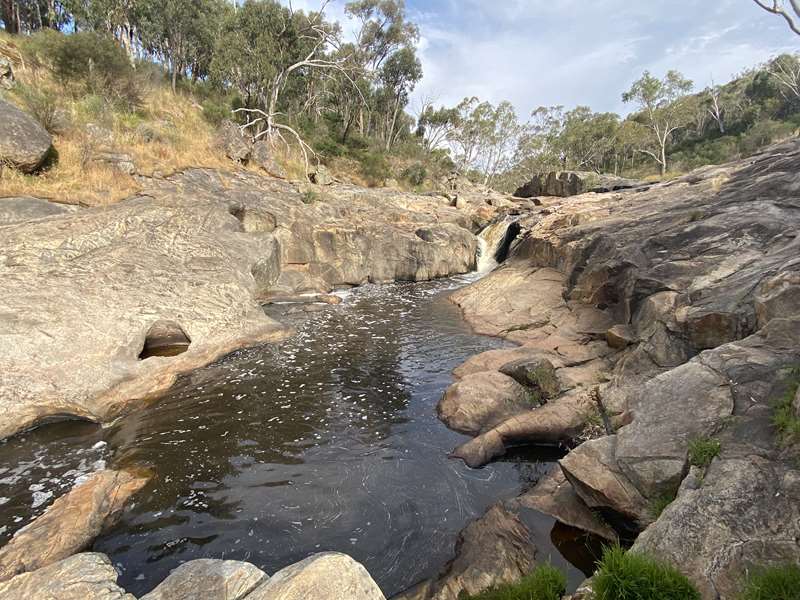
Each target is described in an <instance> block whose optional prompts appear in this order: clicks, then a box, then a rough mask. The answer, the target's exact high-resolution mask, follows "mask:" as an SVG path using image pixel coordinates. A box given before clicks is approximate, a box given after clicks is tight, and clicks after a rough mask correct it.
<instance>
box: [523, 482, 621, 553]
mask: <svg viewBox="0 0 800 600" xmlns="http://www.w3.org/2000/svg"><path fill="white" fill-rule="evenodd" d="M509 504H510V505H511V506H513V507H514V508H530V509H533V510H538V511H539V512H542V513H544V514H546V515H549V516H551V517H553V518H554V519H556V520H557V521H560V522H561V523H564V524H565V525H569V526H570V527H575V528H576V529H580V530H582V531H588V532H589V533H591V534H593V535H596V536H598V537H601V538H604V539H606V540H608V541H610V542H616V541H617V539H618V536H617V532H616V531H614V530H613V529H612V528H611V527H609V526H608V525H607V524H606V523H605V522H603V521H602V520H600V519H599V518H598V517H597V515H595V514H594V513H593V512H592V511H591V510H590V509H589V507H588V506H586V504H585V503H584V502H583V500H581V498H580V497H579V496H578V494H576V493H575V489H574V488H573V487H572V485H571V484H570V483H569V482H568V481H567V478H566V477H565V476H564V472H563V471H562V470H561V469H560V468H558V467H556V468H555V469H553V470H551V471H550V473H548V474H547V475H546V476H544V477H543V478H541V479H540V480H539V481H538V483H537V484H536V485H535V486H534V487H533V489H532V490H530V491H528V492H525V493H524V494H522V495H521V496H519V497H517V498H515V499H514V500H512V501H511V502H510V503H509Z"/></svg>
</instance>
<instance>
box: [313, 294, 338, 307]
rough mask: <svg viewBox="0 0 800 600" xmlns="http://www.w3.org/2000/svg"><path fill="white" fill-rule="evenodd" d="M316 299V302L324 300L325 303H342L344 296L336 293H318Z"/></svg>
mask: <svg viewBox="0 0 800 600" xmlns="http://www.w3.org/2000/svg"><path fill="white" fill-rule="evenodd" d="M314 300H315V301H316V302H322V303H323V304H331V305H335V304H341V303H342V298H341V297H340V296H337V295H336V294H318V295H317V296H316V297H315V298H314Z"/></svg>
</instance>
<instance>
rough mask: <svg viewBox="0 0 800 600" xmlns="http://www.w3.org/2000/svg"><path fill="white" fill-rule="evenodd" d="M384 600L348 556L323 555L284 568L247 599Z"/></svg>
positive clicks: (360, 567)
mask: <svg viewBox="0 0 800 600" xmlns="http://www.w3.org/2000/svg"><path fill="white" fill-rule="evenodd" d="M301 598H314V600H343V599H344V598H347V599H348V600H385V597H384V595H383V593H382V592H381V590H380V588H379V587H378V585H377V584H376V583H375V582H374V581H373V580H372V577H370V576H369V573H367V570H366V569H365V568H364V567H363V566H361V564H359V563H357V562H356V561H354V560H353V559H352V558H350V557H349V556H347V555H346V554H339V553H337V552H324V553H322V554H314V555H312V556H309V557H308V558H306V559H305V560H301V561H300V562H299V563H296V564H293V565H290V566H288V567H286V568H285V569H281V570H280V571H278V572H277V573H275V574H274V575H273V576H272V577H270V578H269V579H268V580H267V581H266V583H264V584H263V585H261V586H259V587H257V588H256V589H255V590H253V591H252V592H251V593H250V594H249V595H248V596H247V600H300V599H301Z"/></svg>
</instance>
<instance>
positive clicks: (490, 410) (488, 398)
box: [436, 371, 536, 435]
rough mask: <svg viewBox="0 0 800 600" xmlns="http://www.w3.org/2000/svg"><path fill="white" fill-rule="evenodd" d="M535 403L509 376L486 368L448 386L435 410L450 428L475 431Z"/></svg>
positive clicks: (527, 409) (465, 431)
mask: <svg viewBox="0 0 800 600" xmlns="http://www.w3.org/2000/svg"><path fill="white" fill-rule="evenodd" d="M534 406H536V403H535V402H533V401H532V398H531V395H530V393H529V391H528V390H526V389H525V388H524V387H522V386H521V385H520V384H519V383H517V382H516V381H514V380H513V379H512V378H511V377H509V376H507V375H503V374H502V373H498V372H496V371H485V372H482V373H474V374H472V375H467V376H466V377H464V378H463V379H461V380H460V381H457V382H456V383H454V384H453V385H451V386H450V387H448V388H447V390H446V391H445V393H444V396H443V397H442V399H441V400H440V401H439V404H438V405H437V407H436V412H437V414H438V415H439V418H440V419H441V420H442V421H443V422H444V423H445V425H447V426H448V427H449V428H450V429H453V430H455V431H458V432H460V433H466V434H467V435H478V434H479V433H482V432H484V431H487V430H488V429H491V428H493V427H495V426H496V425H499V424H500V423H502V422H503V421H505V420H507V419H509V418H510V417H512V416H514V415H518V414H521V413H524V412H527V411H530V410H531V408H533V407H534Z"/></svg>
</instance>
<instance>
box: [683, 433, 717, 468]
mask: <svg viewBox="0 0 800 600" xmlns="http://www.w3.org/2000/svg"><path fill="white" fill-rule="evenodd" d="M721 448H722V445H721V444H720V443H719V440H716V439H714V438H710V437H699V438H694V439H693V440H690V441H689V464H690V465H694V466H695V467H700V468H701V469H705V468H706V467H708V465H710V464H711V461H712V460H714V458H716V457H717V455H718V454H719V451H720V449H721Z"/></svg>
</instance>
